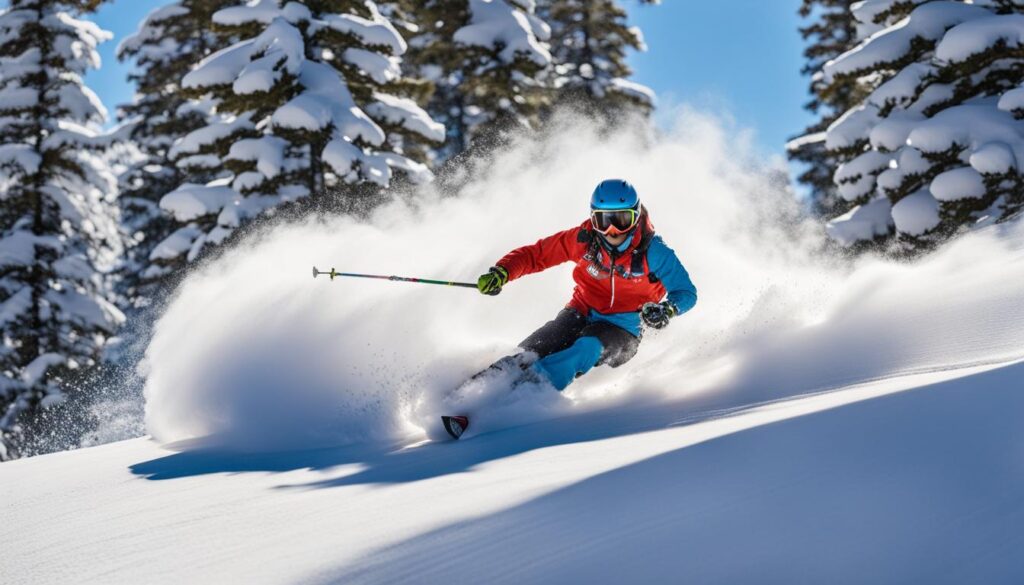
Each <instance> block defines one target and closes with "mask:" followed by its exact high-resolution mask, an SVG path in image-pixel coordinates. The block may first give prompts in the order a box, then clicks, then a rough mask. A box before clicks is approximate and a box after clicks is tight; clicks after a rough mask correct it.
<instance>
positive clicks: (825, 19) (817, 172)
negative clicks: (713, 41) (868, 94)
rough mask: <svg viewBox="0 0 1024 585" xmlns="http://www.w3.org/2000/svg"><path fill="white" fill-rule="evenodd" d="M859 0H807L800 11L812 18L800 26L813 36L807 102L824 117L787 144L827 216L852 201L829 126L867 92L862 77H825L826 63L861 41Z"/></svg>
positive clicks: (815, 206) (808, 56)
mask: <svg viewBox="0 0 1024 585" xmlns="http://www.w3.org/2000/svg"><path fill="white" fill-rule="evenodd" d="M854 2H856V0H803V4H802V5H801V6H800V11H799V13H800V16H801V17H803V18H805V19H811V22H810V23H809V24H807V25H806V26H804V27H801V28H800V35H801V36H802V37H803V38H804V40H805V41H808V42H809V44H808V45H807V48H806V49H804V57H805V58H806V59H807V64H806V65H805V66H804V68H803V70H802V73H803V74H804V75H808V76H810V77H811V83H810V94H811V99H810V101H808V102H807V104H805V105H804V108H805V109H806V110H807V111H809V112H811V113H812V114H815V115H816V116H818V118H819V119H818V121H817V122H815V123H814V124H811V125H810V126H808V127H807V128H806V129H804V131H803V133H802V134H801V136H799V137H798V138H795V139H794V140H792V141H791V142H790V143H789V144H788V145H787V147H788V148H787V149H788V151H789V158H790V160H795V161H799V162H801V163H803V164H804V165H805V166H806V169H805V170H804V171H803V172H802V173H801V174H800V176H799V177H798V178H797V180H798V181H799V182H800V183H802V184H804V185H806V186H807V187H808V188H809V190H810V201H811V205H812V209H813V210H814V211H815V213H817V214H818V215H821V216H826V217H835V216H837V215H839V214H841V213H844V212H845V211H847V210H848V209H849V207H850V204H849V203H848V202H846V201H845V200H843V199H842V198H840V197H839V196H838V194H837V193H836V188H835V184H834V183H833V181H832V176H833V175H834V174H835V171H836V167H838V166H839V161H838V160H836V158H835V157H834V156H832V155H831V154H830V153H829V152H828V150H827V149H826V148H825V130H826V129H827V128H828V127H829V126H830V125H831V124H832V123H833V122H835V121H836V119H837V118H839V116H840V115H841V114H843V113H844V112H846V111H847V110H848V109H850V108H852V107H853V106H855V105H857V104H859V103H860V101H861V100H862V99H863V98H864V97H865V96H864V92H863V91H862V89H861V85H860V84H859V83H858V80H856V79H850V78H841V79H838V80H826V78H825V77H824V76H823V75H822V74H821V69H822V67H824V66H825V63H827V62H828V61H830V60H832V59H835V58H836V57H839V56H840V55H842V54H843V53H845V52H847V51H849V50H850V49H852V48H853V47H854V46H855V45H856V44H857V40H858V39H857V21H856V19H855V18H854V17H853V13H852V12H851V11H850V7H851V5H852V4H854Z"/></svg>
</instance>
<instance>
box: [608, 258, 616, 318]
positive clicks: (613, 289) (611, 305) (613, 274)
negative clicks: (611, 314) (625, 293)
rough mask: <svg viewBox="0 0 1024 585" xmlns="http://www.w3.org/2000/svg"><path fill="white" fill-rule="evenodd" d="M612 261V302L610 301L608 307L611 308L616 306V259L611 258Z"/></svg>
mask: <svg viewBox="0 0 1024 585" xmlns="http://www.w3.org/2000/svg"><path fill="white" fill-rule="evenodd" d="M609 260H611V261H612V276H611V278H612V302H611V303H608V308H609V309H611V308H612V307H614V306H615V260H613V259H611V258H609Z"/></svg>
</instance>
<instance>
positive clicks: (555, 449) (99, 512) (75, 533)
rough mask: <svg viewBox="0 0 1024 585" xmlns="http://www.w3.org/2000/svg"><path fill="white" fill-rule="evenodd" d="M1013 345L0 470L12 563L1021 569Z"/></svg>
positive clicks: (94, 573) (42, 566)
mask: <svg viewBox="0 0 1024 585" xmlns="http://www.w3.org/2000/svg"><path fill="white" fill-rule="evenodd" d="M1022 379H1024V364H1020V363H1018V364H1014V365H1009V366H1002V367H995V368H975V369H972V370H961V371H958V372H955V373H947V374H925V375H917V376H913V377H909V378H899V379H892V380H885V381H880V382H875V383H871V384H867V385H863V386H859V387H851V388H847V389H843V390H839V391H834V392H828V393H824V394H819V395H815V396H810V397H805V398H799V399H794V400H790V401H784V402H778V403H774V404H769V405H764V406H760V407H755V408H751V409H744V410H740V411H736V412H704V413H698V414H696V415H695V414H694V413H693V412H692V411H689V410H688V409H686V408H679V407H678V405H665V406H663V407H661V408H649V407H638V408H635V409H632V410H626V411H617V412H602V413H589V414H586V415H582V416H576V417H571V418H568V419H562V420H559V421H558V424H550V423H536V424H533V425H528V426H522V427H518V428H514V429H507V430H505V431H501V432H497V433H493V434H489V435H485V436H479V437H477V438H475V439H473V440H471V441H466V442H462V443H451V444H436V443H429V444H425V445H421V446H415V447H411V448H407V449H403V450H398V451H390V450H388V449H387V448H385V447H384V446H381V445H378V446H374V447H367V446H362V447H347V448H335V449H325V450H312V451H303V452H296V453H288V454H277V455H270V454H252V455H248V456H239V455H228V454H221V453H217V452H202V451H193V452H189V451H185V452H180V453H173V452H170V451H167V450H164V449H162V448H160V447H159V446H157V445H156V444H154V443H153V442H151V441H147V440H145V439H136V440H131V441H125V442H121V443H115V444H110V445H106V446H101V447H95V448H91V449H85V450H82V451H78V452H68V453H59V454H55V455H47V456H43V457H37V458H32V459H26V460H21V461H15V462H12V463H7V464H4V465H3V466H0V485H3V486H4V491H5V494H4V498H3V500H2V501H3V502H4V505H6V506H8V508H7V509H6V510H5V511H4V514H3V515H4V517H5V518H6V520H7V521H5V522H3V523H0V539H2V541H3V542H4V543H6V544H5V548H6V552H5V554H4V556H3V557H2V560H0V569H2V572H3V574H4V575H5V577H6V578H5V581H7V582H18V583H62V582H69V581H74V582H81V583H130V582H136V583H138V582H146V583H182V582H192V583H226V582H244V583H300V582H301V583H346V584H350V583H450V582H451V581H452V575H453V574H454V575H463V576H464V578H466V579H471V580H472V582H478V583H569V582H588V583H613V582H616V583H621V582H633V583H643V582H647V583H679V582H694V583H745V582H746V583H749V582H758V583H825V582H827V583H866V582H870V583H935V584H939V583H988V584H997V583H1019V582H1020V580H1021V578H1024V557H1022V556H1021V555H1020V554H1019V550H1020V546H1021V545H1022V544H1024V530H1022V529H1021V522H1022V520H1024V426H1022V425H1020V414H1019V413H1020V412H1021V409H1022V408H1024V393H1021V392H1020V390H1021V388H1020V381H1021V380H1022Z"/></svg>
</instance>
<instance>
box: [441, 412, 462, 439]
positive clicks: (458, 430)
mask: <svg viewBox="0 0 1024 585" xmlns="http://www.w3.org/2000/svg"><path fill="white" fill-rule="evenodd" d="M441 422H442V423H443V424H444V430H446V431H448V434H449V435H451V436H452V438H453V439H455V440H456V441H457V440H458V439H459V437H461V436H462V433H464V432H466V429H468V428H469V418H468V417H465V416H442V417H441Z"/></svg>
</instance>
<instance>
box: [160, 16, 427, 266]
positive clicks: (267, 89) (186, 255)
mask: <svg viewBox="0 0 1024 585" xmlns="http://www.w3.org/2000/svg"><path fill="white" fill-rule="evenodd" d="M212 18H213V23H214V25H215V26H217V27H219V28H220V29H221V30H224V31H227V32H229V33H231V34H235V35H237V36H238V37H239V38H243V39H245V40H242V41H239V42H238V43H236V44H234V45H232V46H230V47H228V48H226V49H223V50H221V51H218V52H216V53H214V54H212V55H210V56H209V57H207V58H206V59H204V60H203V61H202V62H201V63H199V65H198V66H197V67H196V68H195V69H194V70H193V71H191V72H190V73H189V74H187V75H186V76H185V77H184V79H183V81H182V87H183V88H184V90H185V91H186V92H187V93H188V95H189V96H190V97H192V98H195V99H209V100H212V101H213V103H214V104H215V110H216V113H217V114H219V115H220V117H221V118H220V121H218V122H216V123H213V124H210V125H207V126H205V127H203V128H200V129H198V130H195V131H193V132H191V133H189V134H188V135H186V136H185V137H184V138H183V139H181V140H179V141H178V142H176V143H175V144H174V145H173V146H172V147H171V149H170V152H169V155H170V157H171V158H172V160H174V161H175V164H176V165H178V166H179V167H185V168H192V167H196V166H200V167H204V168H210V169H218V170H224V171H226V172H227V174H226V176H223V177H221V178H218V179H216V180H214V181H211V182H208V183H205V184H202V183H185V184H183V185H181V186H179V187H178V188H177V189H175V190H174V191H173V192H171V193H169V194H167V195H166V196H164V197H163V198H162V199H161V201H160V206H161V208H163V209H164V210H166V211H168V212H170V213H171V214H172V215H173V217H174V219H175V221H176V222H177V223H176V225H178V226H180V227H178V229H177V230H175V231H174V232H173V233H172V234H171V235H170V236H169V237H168V238H166V239H164V240H163V241H162V242H161V243H160V244H159V245H158V246H157V247H156V248H155V249H154V251H153V253H152V255H151V256H152V257H153V258H154V259H158V260H160V261H162V262H165V263H169V262H180V261H184V260H188V261H191V260H193V259H195V258H196V257H197V256H198V255H199V254H200V253H201V252H202V251H203V248H204V247H206V246H207V245H211V244H219V243H221V242H222V241H223V240H224V239H225V238H227V237H228V236H229V235H230V234H231V233H232V232H233V231H234V230H235V229H236V228H237V227H238V226H240V225H241V224H242V223H243V222H245V221H247V220H250V219H252V218H254V217H256V216H257V215H259V214H261V213H262V212H264V211H266V210H268V209H272V208H275V207H277V206H278V205H280V204H282V203H285V202H290V201H296V200H299V199H303V198H307V197H309V196H310V195H315V196H316V197H317V198H319V199H320V200H321V201H325V202H328V203H329V202H330V201H329V198H331V197H341V198H345V197H354V196H355V194H356V193H365V192H366V191H367V190H369V191H372V190H376V189H380V188H383V187H386V186H388V185H390V184H391V183H392V181H393V179H394V178H396V171H397V175H401V176H403V177H405V178H407V179H408V180H411V181H413V182H422V181H428V180H430V178H431V177H432V174H431V172H430V171H429V169H428V168H427V167H426V166H425V165H424V164H423V163H422V162H419V161H416V160H414V159H412V158H410V157H409V156H406V153H407V152H408V151H412V150H414V149H411V148H410V149H407V144H409V143H415V142H416V141H419V140H427V141H429V140H434V141H440V140H441V139H443V136H444V129H443V127H442V126H441V125H440V124H438V123H436V122H435V121H434V120H432V119H431V118H430V116H428V115H427V113H426V112H425V111H423V110H422V109H421V108H420V107H419V106H418V105H417V104H416V103H415V101H413V100H412V99H410V98H408V97H400V96H399V95H396V94H397V93H400V92H401V91H402V89H403V87H404V86H403V83H402V79H401V71H400V56H401V55H402V54H403V53H404V52H405V50H406V43H405V41H404V40H403V39H402V37H401V35H399V34H398V32H397V31H396V29H395V28H394V26H392V24H391V23H390V22H389V21H388V20H387V19H386V18H385V17H383V16H382V15H381V14H380V12H379V11H378V9H377V7H376V5H375V4H374V3H373V2H359V1H355V0H318V1H312V0H310V1H306V2H294V1H292V2H284V1H281V0H260V1H259V2H255V3H251V4H247V5H244V6H232V7H229V8H225V9H222V10H219V11H217V12H216V13H214V15H213V17H212ZM367 186H370V188H369V189H366V187H367ZM357 187H362V188H363V189H362V190H357ZM356 203H358V202H356Z"/></svg>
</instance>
